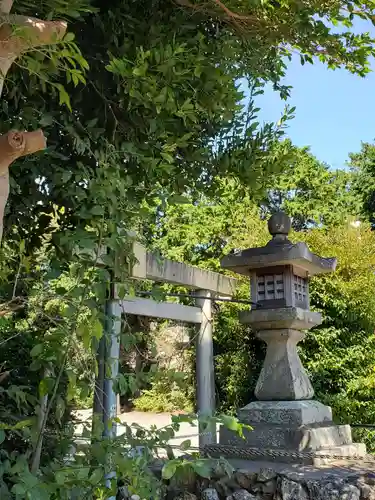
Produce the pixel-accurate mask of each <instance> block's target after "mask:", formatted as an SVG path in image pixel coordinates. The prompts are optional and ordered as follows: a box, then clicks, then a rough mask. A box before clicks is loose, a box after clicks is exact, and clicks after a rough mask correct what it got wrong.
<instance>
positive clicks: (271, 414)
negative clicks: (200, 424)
mask: <svg viewBox="0 0 375 500" xmlns="http://www.w3.org/2000/svg"><path fill="white" fill-rule="evenodd" d="M238 416H239V420H240V422H241V423H243V424H248V425H250V426H251V427H252V430H247V429H244V436H243V437H241V436H239V435H238V434H237V433H235V432H233V431H230V430H229V429H227V428H224V427H221V429H220V445H223V446H224V447H225V446H227V447H232V448H233V449H237V448H238V450H240V449H242V450H246V449H248V450H252V449H254V450H262V449H263V450H278V453H279V454H280V453H282V452H285V456H287V457H290V458H292V457H293V456H295V457H297V458H298V453H305V452H309V453H313V454H314V456H315V455H316V456H319V455H326V454H336V455H337V454H341V453H342V454H344V455H343V456H346V454H348V456H350V454H351V455H353V454H355V453H354V451H356V452H357V453H359V454H361V453H362V454H364V453H365V452H366V449H365V445H362V444H356V443H353V440H352V432H351V428H350V426H349V425H335V424H334V423H333V422H332V411H331V408H330V407H329V406H325V405H323V404H322V403H319V401H255V402H253V403H250V404H248V405H247V406H246V407H245V408H242V409H241V410H239V413H238ZM228 449H229V448H228ZM335 450H336V453H335ZM353 450H354V451H353ZM338 451H339V452H338ZM293 453H295V454H296V455H293Z"/></svg>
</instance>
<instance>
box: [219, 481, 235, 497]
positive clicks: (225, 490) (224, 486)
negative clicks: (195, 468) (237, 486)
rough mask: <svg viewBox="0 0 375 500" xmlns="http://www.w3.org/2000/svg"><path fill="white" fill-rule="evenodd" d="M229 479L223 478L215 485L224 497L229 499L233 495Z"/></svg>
mask: <svg viewBox="0 0 375 500" xmlns="http://www.w3.org/2000/svg"><path fill="white" fill-rule="evenodd" d="M228 480H229V478H225V477H223V478H222V479H220V480H219V481H217V482H216V483H215V488H216V490H217V491H218V492H219V495H220V496H222V497H228V496H230V495H231V494H232V491H233V490H232V489H231V488H230V487H229V485H228Z"/></svg>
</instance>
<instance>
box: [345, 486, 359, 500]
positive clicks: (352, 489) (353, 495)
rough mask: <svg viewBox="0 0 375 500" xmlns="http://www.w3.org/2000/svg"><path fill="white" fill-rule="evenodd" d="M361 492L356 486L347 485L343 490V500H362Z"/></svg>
mask: <svg viewBox="0 0 375 500" xmlns="http://www.w3.org/2000/svg"><path fill="white" fill-rule="evenodd" d="M360 497H361V492H360V490H359V489H358V488H357V487H356V486H354V484H346V485H345V486H344V488H343V489H342V490H341V499H342V500H360Z"/></svg>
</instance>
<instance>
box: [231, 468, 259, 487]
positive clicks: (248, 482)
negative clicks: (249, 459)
mask: <svg viewBox="0 0 375 500" xmlns="http://www.w3.org/2000/svg"><path fill="white" fill-rule="evenodd" d="M234 479H235V481H236V482H237V484H238V485H239V487H240V488H242V489H244V490H250V488H251V486H252V485H253V484H254V483H255V482H256V480H257V474H256V473H255V472H249V471H246V470H238V471H237V472H236V473H235V474H234Z"/></svg>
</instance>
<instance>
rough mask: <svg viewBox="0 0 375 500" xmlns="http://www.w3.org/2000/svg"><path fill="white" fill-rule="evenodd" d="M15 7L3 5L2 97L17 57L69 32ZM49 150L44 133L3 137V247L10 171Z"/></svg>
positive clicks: (0, 154) (6, 1)
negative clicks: (26, 158)
mask: <svg viewBox="0 0 375 500" xmlns="http://www.w3.org/2000/svg"><path fill="white" fill-rule="evenodd" d="M12 5H13V0H1V1H0V96H1V94H2V91H3V87H4V80H5V78H6V75H7V73H8V71H9V68H10V67H11V65H12V64H13V63H14V61H15V60H16V59H17V57H19V56H20V55H22V54H23V53H25V52H27V51H28V50H32V49H33V48H35V47H39V46H42V45H51V44H54V43H57V42H58V41H60V40H61V39H62V38H63V36H64V34H65V32H66V28H67V25H66V23H65V22H63V21H42V20H39V19H36V18H32V17H26V16H17V15H13V14H10V10H11V8H12ZM45 147H46V140H45V137H44V134H43V131H42V130H36V131H34V132H23V131H16V130H11V131H10V132H8V133H7V134H4V135H2V136H0V243H1V239H2V234H3V224H4V211H5V205H6V203H7V200H8V195H9V167H10V165H11V164H12V163H13V162H14V161H15V160H16V159H17V158H20V157H21V156H26V155H29V154H32V153H35V152H36V151H40V150H42V149H45Z"/></svg>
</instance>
